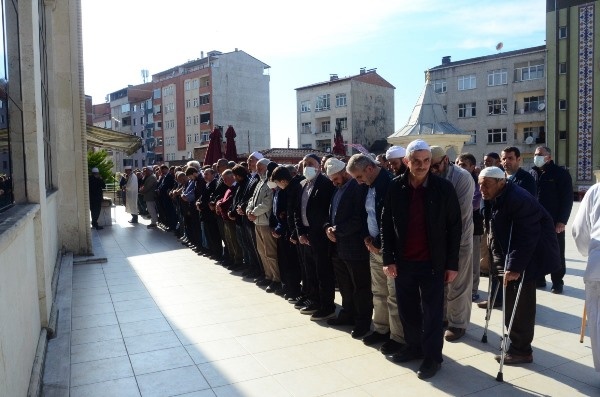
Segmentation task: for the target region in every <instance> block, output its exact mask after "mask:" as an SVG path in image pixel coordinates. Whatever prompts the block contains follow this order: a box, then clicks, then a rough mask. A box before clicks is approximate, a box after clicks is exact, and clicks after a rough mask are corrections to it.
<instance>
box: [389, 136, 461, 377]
mask: <svg viewBox="0 0 600 397" xmlns="http://www.w3.org/2000/svg"><path fill="white" fill-rule="evenodd" d="M403 161H404V163H405V164H406V165H407V167H408V170H407V172H405V173H404V174H402V175H401V176H400V177H397V178H395V179H394V180H393V181H392V182H391V184H390V187H389V189H388V193H387V196H386V199H385V203H384V206H383V213H382V215H381V236H382V251H383V265H384V273H385V274H386V275H387V276H388V277H391V278H394V279H395V283H396V296H397V303H398V310H399V312H400V320H401V321H402V328H403V330H404V339H405V341H406V345H405V346H404V348H403V349H402V350H400V352H398V353H396V354H394V355H393V356H392V360H393V361H395V362H398V363H403V362H408V361H412V360H417V359H423V362H422V363H421V366H420V367H419V370H418V372H417V376H418V377H419V378H420V379H427V378H431V377H432V376H434V375H435V374H436V373H437V371H438V370H439V369H440V368H441V363H442V361H443V359H442V347H443V345H444V328H443V317H444V313H443V312H444V284H445V283H451V282H452V281H453V280H454V278H455V277H456V275H457V273H458V253H459V248H460V241H461V233H462V222H461V213H460V205H459V203H458V197H457V196H456V191H455V190H454V186H452V183H451V182H449V181H447V180H446V179H444V178H441V177H439V176H436V175H433V174H431V173H430V172H429V168H430V166H431V149H430V148H429V145H428V144H427V143H426V142H425V141H423V140H420V139H417V140H414V141H412V142H411V143H410V144H408V146H407V148H406V157H404V160H403Z"/></svg>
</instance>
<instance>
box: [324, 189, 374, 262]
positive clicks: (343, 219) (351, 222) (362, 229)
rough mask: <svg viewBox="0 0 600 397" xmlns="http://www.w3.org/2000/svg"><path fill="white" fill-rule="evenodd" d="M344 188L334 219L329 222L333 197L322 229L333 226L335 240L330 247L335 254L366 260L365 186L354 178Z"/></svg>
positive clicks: (342, 257) (356, 259) (349, 258)
mask: <svg viewBox="0 0 600 397" xmlns="http://www.w3.org/2000/svg"><path fill="white" fill-rule="evenodd" d="M346 183H348V186H347V187H346V190H345V191H344V193H343V194H342V197H341V199H340V202H339V204H338V207H337V211H336V213H335V219H333V222H330V220H331V217H332V215H333V214H332V211H333V197H335V194H336V191H335V190H334V193H333V195H332V197H331V200H332V201H331V206H330V210H329V221H328V222H326V223H325V225H323V227H324V230H325V229H327V228H328V227H330V226H335V237H336V242H335V243H333V245H332V248H333V249H335V250H336V251H335V252H336V253H337V256H338V257H339V258H340V259H342V260H348V261H360V260H364V261H368V260H369V251H368V250H367V247H366V246H365V243H364V239H365V237H366V236H368V235H369V232H368V229H367V211H365V198H366V196H367V189H368V188H367V186H366V185H362V184H359V183H358V182H356V179H350V180H349V181H348V182H346Z"/></svg>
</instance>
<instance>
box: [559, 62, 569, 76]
mask: <svg viewBox="0 0 600 397" xmlns="http://www.w3.org/2000/svg"><path fill="white" fill-rule="evenodd" d="M558 74H567V63H566V62H561V63H559V64H558Z"/></svg>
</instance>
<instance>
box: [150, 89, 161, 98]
mask: <svg viewBox="0 0 600 397" xmlns="http://www.w3.org/2000/svg"><path fill="white" fill-rule="evenodd" d="M152 97H153V98H154V99H158V98H160V88H155V89H154V93H153V95H152Z"/></svg>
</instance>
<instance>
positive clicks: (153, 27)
mask: <svg viewBox="0 0 600 397" xmlns="http://www.w3.org/2000/svg"><path fill="white" fill-rule="evenodd" d="M81 3H82V19H83V53H84V74H85V92H86V94H87V95H91V96H92V99H93V103H94V104H96V103H102V102H104V101H105V100H104V98H105V96H106V95H107V94H108V93H110V92H114V91H117V90H119V89H121V88H124V87H126V86H127V85H129V84H132V85H136V84H141V83H142V82H143V80H142V75H141V70H142V69H147V70H149V72H150V75H152V74H154V73H158V72H161V71H163V70H166V69H169V68H171V67H173V66H177V65H179V64H182V63H185V62H187V61H189V60H192V59H196V58H199V57H200V53H201V51H203V52H204V54H206V53H207V52H208V51H212V50H217V51H221V52H230V51H234V50H235V48H238V49H239V50H243V51H245V52H246V53H248V54H249V55H251V56H253V57H255V58H257V59H258V60H260V61H262V62H264V63H266V64H267V65H269V66H270V69H269V70H268V72H267V73H269V75H270V101H271V147H287V142H288V138H289V139H290V147H296V145H297V139H296V91H295V89H296V88H299V87H303V86H306V85H311V84H315V83H319V82H323V81H327V80H329V75H330V74H337V75H338V76H339V77H340V78H343V77H347V76H353V75H357V74H358V73H359V70H360V68H362V67H365V68H367V69H377V73H378V74H379V75H380V76H381V77H383V78H384V79H385V80H387V81H388V82H389V83H390V84H392V85H393V86H394V87H396V90H395V95H394V97H395V98H394V116H395V128H394V131H390V135H391V134H392V133H393V132H395V131H397V130H398V129H400V128H402V127H403V126H404V125H405V124H406V122H407V121H408V118H409V116H410V114H411V112H412V110H413V108H414V105H415V102H416V101H417V99H418V97H419V95H420V94H421V91H422V90H423V87H424V82H425V77H424V76H425V75H424V72H425V71H426V70H427V69H429V68H433V67H435V66H438V65H440V64H441V60H442V57H443V56H451V57H452V61H458V60H461V59H467V58H472V57H479V56H484V55H492V54H496V53H497V52H498V51H497V50H496V45H497V44H498V43H500V42H502V43H503V48H502V50H501V51H502V52H506V51H512V50H518V49H521V48H527V47H535V46H539V45H544V44H545V24H546V22H545V18H546V10H545V6H546V2H545V0H531V1H523V0H502V1H491V0H481V1H478V2H474V1H472V0H453V1H447V0H419V1H414V0H369V1H367V2H360V3H359V2H349V1H347V0H325V1H323V0H321V1H316V0H303V1H300V2H287V1H281V0H263V1H261V2H258V3H257V2H250V1H247V0H245V1H241V0H229V1H219V2H205V1H198V0H170V1H169V2H164V1H160V2H159V1H156V0H145V1H138V0H118V1H117V0H103V1H98V0H81ZM234 127H235V126H234Z"/></svg>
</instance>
